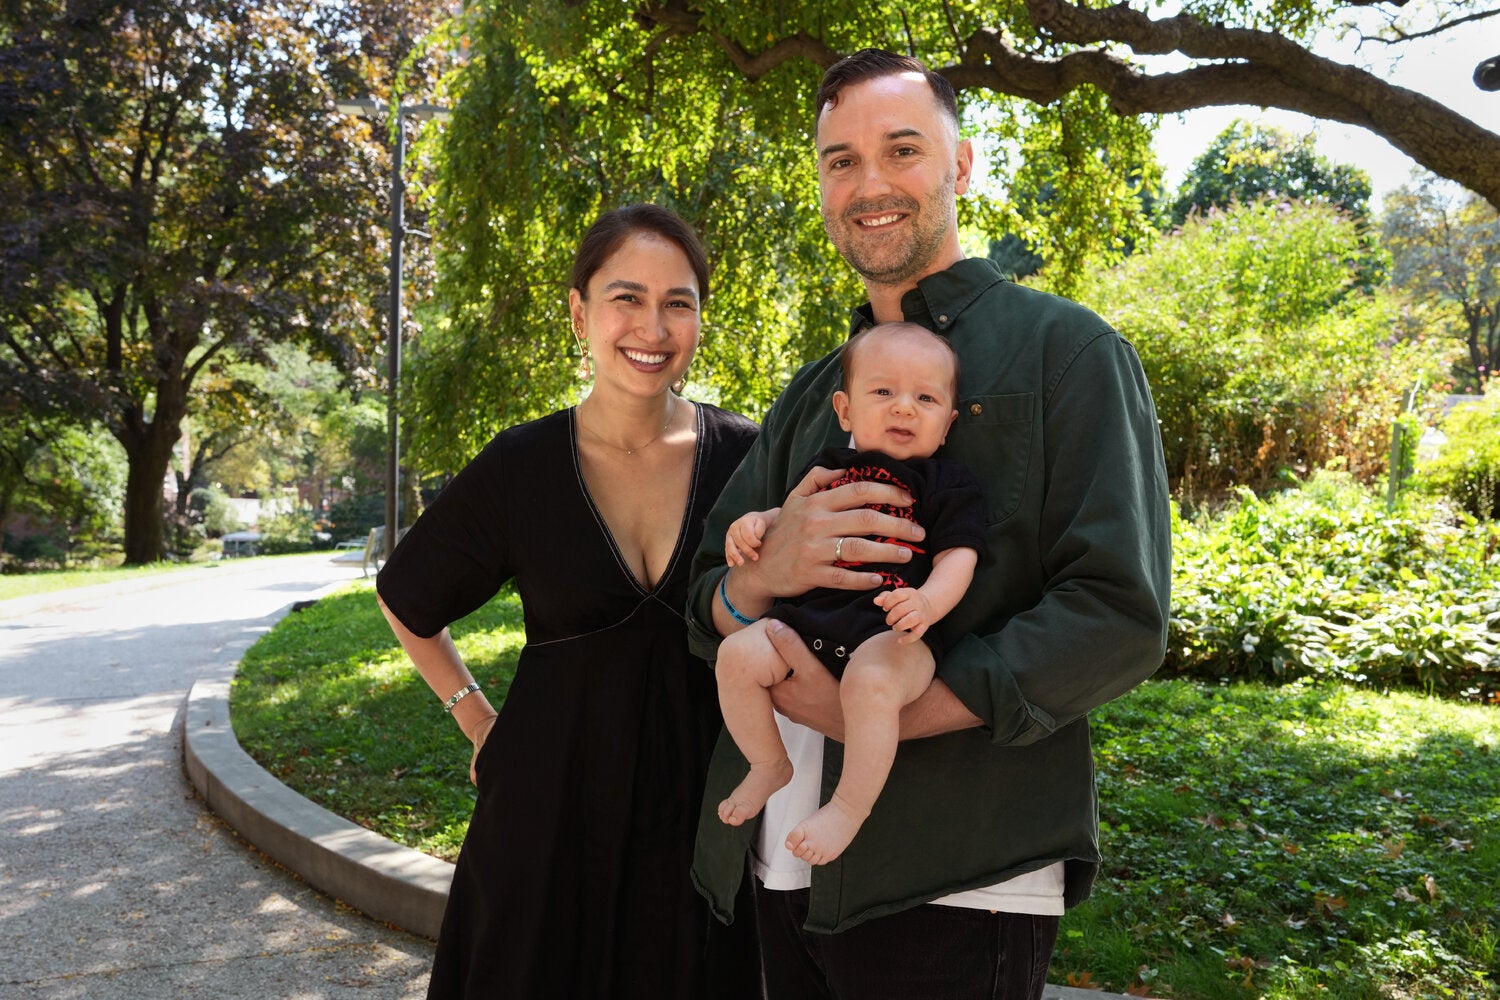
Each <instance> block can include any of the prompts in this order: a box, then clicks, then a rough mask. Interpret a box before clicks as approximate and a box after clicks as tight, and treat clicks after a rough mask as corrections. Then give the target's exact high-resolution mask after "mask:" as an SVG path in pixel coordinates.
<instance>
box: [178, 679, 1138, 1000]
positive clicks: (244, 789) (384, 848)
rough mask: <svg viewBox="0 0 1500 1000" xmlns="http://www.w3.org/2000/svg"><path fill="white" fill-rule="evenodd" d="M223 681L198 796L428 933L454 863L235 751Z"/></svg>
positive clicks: (189, 752) (317, 879)
mask: <svg viewBox="0 0 1500 1000" xmlns="http://www.w3.org/2000/svg"><path fill="white" fill-rule="evenodd" d="M228 698H229V683H228V680H227V679H226V680H221V681H200V682H199V683H197V684H195V685H193V689H192V691H191V692H190V693H189V695H188V700H187V712H186V715H185V717H184V722H183V731H184V734H185V739H184V740H183V755H184V758H185V760H186V765H187V771H188V775H189V777H190V778H191V779H192V782H193V785H194V786H195V787H196V788H197V789H198V792H199V794H200V795H202V796H203V799H204V802H205V803H207V805H208V807H209V808H210V809H212V810H213V811H214V812H216V813H218V814H219V815H220V816H222V817H223V818H224V819H225V820H226V821H227V822H228V823H229V824H230V825H231V826H233V827H234V828H235V829H236V830H237V831H239V833H240V835H241V836H243V837H245V838H246V839H247V840H249V841H250V842H251V843H252V844H254V845H255V846H256V847H257V848H259V849H260V850H262V851H264V852H265V853H266V854H268V855H270V856H271V857H272V858H275V859H276V860H277V861H279V862H280V863H281V864H283V865H286V866H287V867H288V868H290V869H291V870H292V871H294V872H297V873H298V874H299V875H301V876H302V877H303V878H305V879H307V881H308V882H310V883H311V884H312V885H314V886H316V887H317V888H319V889H321V890H323V891H324V892H326V893H328V894H330V895H332V896H334V897H335V898H337V899H339V900H342V901H343V902H345V903H347V904H349V905H350V906H353V907H354V908H355V909H357V910H359V911H361V912H362V913H365V914H366V915H368V916H370V917H373V918H374V919H376V920H381V921H385V922H389V923H392V924H395V925H396V926H398V927H401V928H404V929H405V930H408V931H410V932H412V933H414V934H420V935H422V936H424V937H428V938H435V937H436V936H437V932H438V928H439V926H440V925H441V923H442V915H443V904H444V902H445V901H446V899H447V895H448V885H449V883H450V882H451V881H452V879H453V866H452V864H450V863H448V862H446V861H440V860H438V859H436V858H433V857H430V856H429V855H426V854H422V853H421V852H419V851H415V850H412V849H411V848H409V847H403V846H401V845H399V844H395V843H393V842H391V841H389V840H386V839H385V838H384V837H381V836H379V835H378V834H375V833H372V832H371V831H369V830H366V829H365V828H364V827H361V826H358V825H356V824H354V823H351V822H350V821H348V820H346V819H344V818H342V817H340V816H337V815H335V814H334V813H331V812H329V811H328V810H327V809H324V808H323V807H322V806H319V805H317V804H315V803H313V802H310V801H308V800H307V799H305V798H303V797H302V796H300V795H298V794H297V793H296V792H294V791H292V790H291V789H290V788H288V787H286V786H285V785H283V784H282V783H281V782H279V781H277V780H276V778H275V777H273V776H272V775H271V774H270V773H269V772H267V771H266V770H265V769H263V768H262V767H261V766H260V765H259V764H257V763H255V761H254V760H252V759H251V758H250V756H249V754H247V753H245V751H244V750H243V749H241V747H240V745H239V742H238V741H237V740H236V739H235V737H234V731H233V729H232V728H231V726H230V724H229V702H228ZM1111 998H1116V1000H1128V998H1125V997H1124V996H1123V995H1122V994H1116V993H1104V992H1101V991H1098V990H1084V989H1076V988H1073V987H1069V986H1049V987H1048V988H1047V992H1046V994H1045V995H1044V1000H1111Z"/></svg>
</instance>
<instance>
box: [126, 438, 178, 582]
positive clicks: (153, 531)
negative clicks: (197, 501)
mask: <svg viewBox="0 0 1500 1000" xmlns="http://www.w3.org/2000/svg"><path fill="white" fill-rule="evenodd" d="M125 453H126V455H127V457H128V459H129V463H130V473H129V475H128V476H127V478H126V480H125V565H127V566H142V565H145V564H146V563H153V562H158V561H160V560H161V558H162V556H163V555H164V553H165V551H166V548H165V540H166V536H165V526H166V518H165V517H164V514H165V502H164V500H163V497H162V488H161V487H162V483H163V482H164V481H165V480H166V476H167V465H168V463H169V461H170V460H171V456H172V451H171V449H170V448H168V449H167V450H166V451H165V452H160V451H159V449H155V448H150V447H146V448H135V449H132V448H131V447H130V446H129V445H126V448H125Z"/></svg>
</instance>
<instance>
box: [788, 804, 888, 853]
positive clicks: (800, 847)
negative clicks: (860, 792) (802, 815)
mask: <svg viewBox="0 0 1500 1000" xmlns="http://www.w3.org/2000/svg"><path fill="white" fill-rule="evenodd" d="M869 815H870V811H869V810H868V809H866V810H863V811H860V810H857V809H855V808H854V807H853V806H851V805H849V803H847V802H845V801H844V800H843V799H842V798H840V797H839V796H838V794H837V793H835V794H834V796H833V798H832V799H830V800H829V801H828V804H827V805H826V806H824V807H823V808H821V809H819V810H818V811H817V812H815V813H813V814H812V815H811V816H809V817H807V819H805V820H803V821H802V822H801V823H798V824H797V826H796V828H795V829H794V830H792V833H791V836H789V837H787V838H786V849H787V850H789V851H791V852H792V853H793V854H795V855H796V856H797V857H799V858H801V859H802V860H803V861H806V862H807V863H808V864H813V865H826V864H828V862H830V861H832V860H834V859H835V858H837V857H838V856H839V855H840V854H843V853H844V849H845V848H846V847H848V846H849V842H850V841H852V840H853V839H854V835H855V834H856V833H858V832H859V828H860V827H861V826H863V825H864V822H865V817H866V816H869Z"/></svg>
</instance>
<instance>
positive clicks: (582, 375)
mask: <svg viewBox="0 0 1500 1000" xmlns="http://www.w3.org/2000/svg"><path fill="white" fill-rule="evenodd" d="M573 336H575V337H577V338H578V381H580V382H587V381H588V380H589V379H591V378H593V377H594V359H593V358H592V357H590V356H589V342H588V341H587V340H585V339H584V337H583V327H581V326H579V325H578V324H577V323H575V324H573Z"/></svg>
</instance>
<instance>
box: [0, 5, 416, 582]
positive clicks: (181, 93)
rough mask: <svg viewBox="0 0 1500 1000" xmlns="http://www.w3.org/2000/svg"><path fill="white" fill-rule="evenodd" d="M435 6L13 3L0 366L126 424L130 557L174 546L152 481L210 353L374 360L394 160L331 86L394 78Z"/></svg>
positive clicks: (7, 376)
mask: <svg viewBox="0 0 1500 1000" xmlns="http://www.w3.org/2000/svg"><path fill="white" fill-rule="evenodd" d="M430 16H432V15H431V13H430V12H429V11H428V10H427V9H424V8H420V7H418V6H416V5H412V4H404V3H402V4H389V3H386V4H379V5H375V4H368V5H367V4H366V3H364V2H360V0H355V2H351V3H347V4H332V3H326V2H321V0H308V2H303V0H234V2H230V0H128V2H123V3H116V4H84V5H81V6H80V5H78V4H67V3H63V2H61V0H23V2H18V3H8V4H6V5H5V6H4V7H3V9H0V38H4V40H5V44H4V47H3V49H0V52H3V55H0V80H3V85H4V90H5V94H6V100H5V101H4V102H3V105H0V334H3V336H0V385H4V386H5V392H6V394H7V398H9V397H10V396H11V394H14V395H15V397H16V398H17V399H19V400H20V401H22V404H23V405H24V406H25V407H27V408H28V409H29V410H30V411H31V412H33V413H37V414H46V415H52V416H62V417H68V418H72V419H74V420H76V421H77V422H78V423H79V424H80V425H89V424H92V423H93V422H95V421H98V422H100V423H102V425H103V426H104V427H105V428H106V429H107V431H108V432H109V433H110V434H112V435H113V436H114V437H115V438H116V439H117V440H118V441H119V443H120V444H121V446H122V447H123V448H124V450H125V453H126V456H127V459H128V461H129V463H130V475H129V478H128V481H127V483H126V493H125V502H124V507H125V517H124V531H125V551H126V558H127V560H128V561H130V562H132V563H142V562H149V561H153V560H155V559H158V558H161V556H162V554H163V545H162V542H163V524H164V518H163V513H164V512H163V510H162V504H161V484H162V481H163V479H164V477H165V475H166V473H167V471H168V463H169V460H170V456H171V454H172V449H173V447H174V446H175V444H176V442H177V441H178V440H179V439H180V437H181V429H182V424H183V420H184V418H185V417H186V416H187V414H188V413H189V412H190V411H195V410H196V411H200V412H201V410H202V409H203V407H202V406H200V405H199V403H200V401H199V400H198V399H197V398H196V393H197V391H198V389H199V388H200V383H199V380H200V378H201V379H203V380H204V382H205V383H206V382H209V381H211V380H212V379H211V376H212V374H213V372H214V369H215V366H216V365H217V364H218V363H220V362H223V361H226V360H229V359H230V358H231V357H232V358H233V359H237V360H238V361H241V362H245V363H250V364H261V363H264V361H265V357H266V355H265V350H266V347H267V345H268V344H271V343H276V342H287V341H295V342H298V343H301V344H303V345H305V346H306V347H307V348H308V349H309V350H310V351H312V352H313V353H314V354H317V355H319V356H322V357H325V358H328V359H330V360H333V361H334V362H335V363H337V364H338V365H339V366H340V368H341V369H342V370H343V371H344V372H346V373H349V374H350V375H358V373H359V371H360V369H361V368H362V366H363V365H365V364H366V362H367V359H368V356H369V354H370V353H371V352H370V347H371V345H370V343H369V342H368V338H369V335H368V331H370V330H371V329H373V328H374V323H373V322H372V317H373V315H374V310H373V308H372V307H373V306H374V305H376V304H377V303H378V302H379V301H380V299H381V298H382V297H383V293H384V288H385V287H386V286H385V282H384V280H383V277H382V275H383V265H384V263H385V256H386V254H385V251H386V250H387V249H388V248H386V247H383V246H382V245H381V244H380V241H379V234H380V232H381V226H380V205H379V202H378V198H379V192H380V191H382V190H383V189H384V188H385V187H386V184H385V183H383V181H384V180H385V179H386V178H388V176H389V175H388V170H387V169H386V165H385V163H383V162H381V159H380V157H379V156H378V155H377V154H378V152H379V148H380V147H379V146H378V144H375V143H374V142H373V141H372V140H371V139H370V138H369V137H368V132H366V133H365V136H364V138H363V141H361V135H360V134H359V132H360V130H359V128H358V127H357V126H355V125H353V124H352V123H350V122H349V121H348V120H347V119H345V118H343V117H342V116H339V115H337V113H336V112H335V111H334V108H333V102H334V99H335V98H336V97H341V96H350V95H351V94H353V93H355V92H357V91H360V90H364V89H366V88H369V87H371V86H374V85H377V84H379V83H381V82H382V81H387V82H388V81H389V74H390V72H391V70H393V68H394V64H395V63H396V62H397V61H399V60H400V59H401V58H402V57H403V56H404V55H405V53H404V52H403V51H402V48H403V47H404V45H406V44H409V42H407V43H402V42H401V41H400V38H401V36H403V35H404V36H405V37H406V38H407V39H409V38H410V37H411V35H412V34H413V33H414V32H415V33H420V32H421V31H422V30H424V22H425V21H426V19H427V18H429V17H430ZM412 74H413V75H414V76H416V77H417V78H420V73H419V72H418V71H417V70H416V69H413V70H412Z"/></svg>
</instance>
